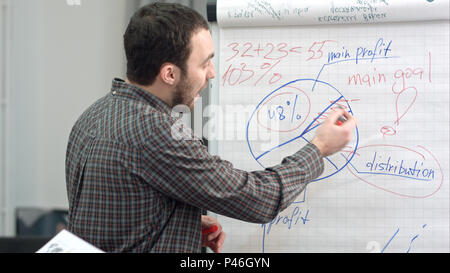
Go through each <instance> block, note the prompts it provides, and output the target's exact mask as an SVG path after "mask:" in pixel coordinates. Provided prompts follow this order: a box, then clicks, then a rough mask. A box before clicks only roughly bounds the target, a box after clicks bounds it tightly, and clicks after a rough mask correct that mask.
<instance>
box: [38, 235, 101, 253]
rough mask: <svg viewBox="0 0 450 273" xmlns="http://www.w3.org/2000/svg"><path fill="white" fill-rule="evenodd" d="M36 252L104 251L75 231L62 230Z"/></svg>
mask: <svg viewBox="0 0 450 273" xmlns="http://www.w3.org/2000/svg"><path fill="white" fill-rule="evenodd" d="M36 253H104V251H102V250H100V249H98V248H97V247H95V246H93V245H91V244H89V243H88V242H86V241H84V240H83V239H81V238H79V237H78V236H76V235H74V234H73V233H71V232H69V231H67V230H62V231H60V232H59V233H58V234H57V235H56V236H55V237H53V239H51V240H50V241H49V242H48V243H47V244H45V245H44V246H43V247H42V248H41V249H39V250H38V251H37V252H36Z"/></svg>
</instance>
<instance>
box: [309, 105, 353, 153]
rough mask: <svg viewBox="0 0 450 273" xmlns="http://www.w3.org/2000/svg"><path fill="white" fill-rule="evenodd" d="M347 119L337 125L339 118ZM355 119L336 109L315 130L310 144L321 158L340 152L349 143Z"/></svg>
mask: <svg viewBox="0 0 450 273" xmlns="http://www.w3.org/2000/svg"><path fill="white" fill-rule="evenodd" d="M342 115H343V116H344V117H345V119H347V120H346V121H345V122H344V123H342V125H337V122H338V119H339V117H340V116H342ZM356 123H357V121H356V119H355V118H354V117H353V116H352V115H350V114H349V113H348V112H346V111H344V110H342V109H338V110H336V112H334V113H332V114H331V115H330V116H329V117H328V118H327V119H326V120H325V121H324V122H323V123H322V125H320V126H319V127H318V128H317V130H316V135H315V136H314V138H313V140H311V143H312V144H314V145H315V146H316V147H317V148H318V149H319V150H320V153H321V154H322V156H323V157H326V156H329V155H332V154H334V153H336V152H338V151H340V150H341V149H342V148H344V146H345V145H346V144H347V143H348V142H349V141H350V139H351V133H352V130H353V129H354V128H355V126H356Z"/></svg>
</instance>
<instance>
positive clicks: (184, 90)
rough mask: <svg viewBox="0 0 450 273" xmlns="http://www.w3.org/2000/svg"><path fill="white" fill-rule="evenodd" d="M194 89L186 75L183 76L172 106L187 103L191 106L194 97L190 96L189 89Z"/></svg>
mask: <svg viewBox="0 0 450 273" xmlns="http://www.w3.org/2000/svg"><path fill="white" fill-rule="evenodd" d="M190 90H192V86H191V84H190V83H189V81H188V80H187V77H185V76H184V75H183V76H181V79H180V82H179V83H178V84H177V86H176V87H175V93H174V95H173V100H172V107H175V106H177V105H186V106H188V107H189V108H190V107H191V104H192V102H193V101H194V98H190V97H189V95H190V93H189V91H190Z"/></svg>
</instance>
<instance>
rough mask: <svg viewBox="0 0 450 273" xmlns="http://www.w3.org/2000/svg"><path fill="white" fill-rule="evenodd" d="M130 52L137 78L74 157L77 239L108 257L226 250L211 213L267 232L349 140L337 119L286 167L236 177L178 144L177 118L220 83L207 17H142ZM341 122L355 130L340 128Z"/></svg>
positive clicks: (95, 118)
mask: <svg viewBox="0 0 450 273" xmlns="http://www.w3.org/2000/svg"><path fill="white" fill-rule="evenodd" d="M124 44H125V51H126V56H127V80H126V81H122V80H119V79H115V80H114V81H113V83H112V89H111V92H110V93H109V94H107V95H106V96H105V97H103V98H101V99H100V100H98V101H97V102H96V103H94V104H93V105H92V106H90V107H89V108H88V109H87V110H86V111H85V112H84V113H83V114H82V115H81V117H80V118H79V119H78V121H77V122H76V123H75V125H74V127H73V129H72V132H71V134H70V138H69V143H68V148H67V157H66V180H67V181H66V182H67V191H68V198H69V230H70V231H71V232H73V233H75V234H77V235H78V236H80V237H82V238H84V239H85V240H87V241H89V242H91V243H92V244H94V245H96V246H97V247H99V248H101V249H103V250H104V251H107V252H199V251H200V250H201V246H202V245H203V246H208V247H210V248H211V249H212V250H213V251H215V252H220V251H221V248H222V245H223V242H224V240H225V233H224V232H223V231H222V227H221V226H220V224H219V223H218V222H217V221H216V219H214V218H212V217H208V216H202V215H201V211H202V210H208V211H213V212H216V213H218V214H222V215H226V216H229V217H233V218H236V219H240V220H242V221H248V222H254V223H267V222H269V221H270V220H272V219H273V218H274V217H275V216H276V215H277V214H278V213H279V212H280V211H282V210H284V209H285V208H286V207H288V206H289V205H290V204H291V203H292V202H293V201H294V200H295V198H296V197H297V196H298V195H299V194H300V193H301V192H302V190H303V189H304V188H305V187H306V185H307V184H308V182H310V181H312V180H313V179H315V178H317V177H318V176H319V175H320V174H321V173H322V172H323V168H324V163H323V157H325V156H328V155H330V154H332V153H335V152H337V151H339V150H340V149H341V148H342V147H343V146H344V145H345V144H346V143H348V142H349V140H350V137H351V131H352V129H353V128H354V126H355V120H354V119H353V117H352V116H351V115H350V114H348V113H346V112H345V111H343V110H338V111H336V112H335V113H333V114H332V115H331V116H330V117H329V118H328V119H327V120H325V121H324V123H323V124H322V125H321V126H320V127H319V128H318V129H317V131H316V135H315V137H314V139H313V140H312V141H311V143H310V144H308V145H306V146H305V147H303V148H302V149H301V150H300V151H298V152H297V153H295V154H293V155H292V156H289V157H287V158H285V159H284V160H283V162H282V163H281V164H280V165H277V166H274V167H272V168H268V169H266V170H263V171H255V172H246V171H243V170H238V169H235V168H233V166H232V165H231V163H229V162H227V161H224V160H221V159H220V158H219V157H217V156H211V155H210V154H209V153H208V152H207V149H206V147H205V146H204V145H203V144H202V142H201V140H199V139H197V138H195V137H192V138H183V139H181V140H180V139H178V138H177V139H176V138H174V137H172V136H171V127H172V126H173V125H174V124H175V122H176V119H174V118H172V117H171V116H170V112H171V109H172V108H173V107H174V106H177V105H179V104H183V105H187V106H189V107H190V108H192V107H193V105H194V100H195V98H196V97H198V96H199V93H200V91H201V90H203V89H204V88H205V87H206V85H207V83H208V80H209V79H211V78H214V77H215V71H214V66H213V64H212V58H213V56H214V46H213V41H212V38H211V34H210V32H209V29H208V25H207V22H206V21H205V20H204V19H203V18H202V17H201V15H199V14H198V13H197V12H195V11H193V10H191V9H189V8H186V7H183V6H181V5H176V4H163V3H155V4H151V5H147V6H145V7H143V8H141V9H140V10H138V11H137V12H136V13H135V15H134V16H133V17H132V19H131V21H130V23H129V25H128V28H127V30H126V33H125V35H124ZM341 115H344V116H345V117H346V119H347V121H346V122H345V123H344V124H343V125H342V126H337V125H336V122H337V120H338V118H339V117H340V116H341ZM214 226H216V227H218V229H217V230H216V231H214V230H212V231H211V233H209V234H206V235H202V229H207V228H211V227H214Z"/></svg>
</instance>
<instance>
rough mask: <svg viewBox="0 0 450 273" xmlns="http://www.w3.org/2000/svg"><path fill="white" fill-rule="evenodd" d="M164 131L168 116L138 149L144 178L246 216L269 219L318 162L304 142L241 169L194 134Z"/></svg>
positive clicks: (182, 197) (170, 192)
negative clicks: (267, 162)
mask: <svg viewBox="0 0 450 273" xmlns="http://www.w3.org/2000/svg"><path fill="white" fill-rule="evenodd" d="M170 132H171V128H170V123H169V122H167V124H163V125H162V126H158V127H157V129H155V130H152V132H151V137H149V138H148V142H147V143H146V144H145V145H144V147H143V149H142V150H141V152H142V153H143V154H142V155H141V158H142V162H141V164H140V172H141V176H142V177H143V178H144V180H145V181H147V182H148V183H150V185H151V186H152V187H153V188H154V189H155V190H157V191H159V192H161V193H163V194H165V195H167V196H170V197H171V198H173V199H176V200H178V201H180V202H185V203H188V204H190V205H192V206H195V207H198V208H202V209H205V210H208V211H212V212H215V213H218V214H221V215H225V216H228V217H232V218H236V219H240V220H243V221H247V222H254V223H267V222H269V221H270V220H272V219H273V218H274V217H276V215H277V214H278V213H279V212H280V211H281V210H283V209H285V208H286V207H288V206H289V205H290V204H291V203H292V202H293V201H294V200H295V198H296V197H297V196H298V195H299V194H300V193H301V192H302V191H303V190H304V188H305V187H306V185H307V184H308V183H309V182H311V181H312V180H313V179H315V178H317V177H318V176H319V175H320V174H321V173H322V172H323V168H324V163H323V159H322V157H321V156H320V154H319V151H318V149H317V148H316V147H315V146H314V145H312V144H308V145H306V146H305V147H303V148H302V149H301V150H300V151H298V152H297V153H295V154H294V155H292V156H289V157H286V158H285V159H284V160H283V161H282V163H281V164H280V165H277V166H274V167H271V168H267V169H266V170H262V171H254V172H247V171H244V170H239V169H235V168H233V165H232V164H231V163H230V162H228V161H225V160H222V159H220V158H219V157H217V156H212V155H210V154H209V153H208V151H207V149H206V147H205V146H204V145H203V143H202V142H201V141H200V140H198V139H195V138H194V139H189V140H185V139H182V140H176V139H175V138H174V137H172V135H171V133H170Z"/></svg>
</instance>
